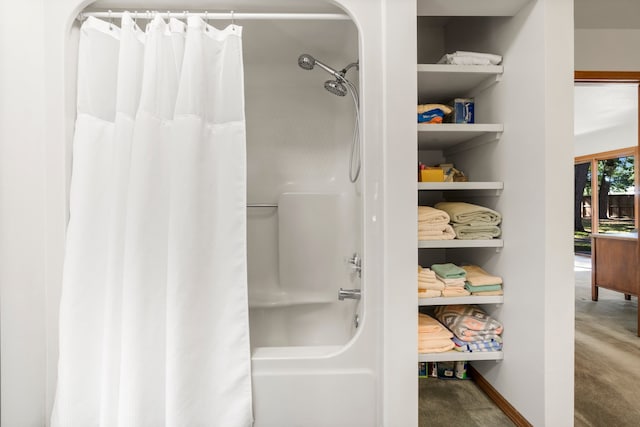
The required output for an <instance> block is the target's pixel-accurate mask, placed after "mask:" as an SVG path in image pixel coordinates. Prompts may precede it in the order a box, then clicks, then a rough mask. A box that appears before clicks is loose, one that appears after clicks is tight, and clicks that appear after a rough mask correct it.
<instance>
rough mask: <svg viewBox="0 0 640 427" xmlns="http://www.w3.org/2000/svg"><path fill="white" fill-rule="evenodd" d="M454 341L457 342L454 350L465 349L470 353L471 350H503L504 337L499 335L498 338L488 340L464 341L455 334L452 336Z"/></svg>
mask: <svg viewBox="0 0 640 427" xmlns="http://www.w3.org/2000/svg"><path fill="white" fill-rule="evenodd" d="M451 340H452V341H453V343H454V344H455V347H454V350H457V351H465V352H468V353H471V352H480V351H499V350H502V338H501V337H498V338H496V339H492V340H487V341H471V342H467V341H462V340H460V339H458V338H456V337H455V336H454V337H453V338H451Z"/></svg>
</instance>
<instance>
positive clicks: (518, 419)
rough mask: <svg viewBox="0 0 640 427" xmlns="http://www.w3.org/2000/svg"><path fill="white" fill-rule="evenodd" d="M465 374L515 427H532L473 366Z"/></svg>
mask: <svg viewBox="0 0 640 427" xmlns="http://www.w3.org/2000/svg"><path fill="white" fill-rule="evenodd" d="M467 372H468V373H469V376H470V377H471V378H472V379H473V381H475V383H476V384H477V385H478V388H479V389H480V390H482V391H483V392H484V393H485V394H486V395H487V396H489V399H491V400H493V402H494V403H495V404H496V405H497V406H498V408H500V410H501V411H502V412H504V414H505V415H506V416H507V417H509V419H510V420H511V421H513V423H514V424H515V425H516V426H517V427H533V424H531V423H530V422H529V421H527V419H526V418H525V417H524V416H522V414H521V413H520V412H518V410H517V409H516V408H514V407H513V406H512V405H511V404H510V403H509V402H508V401H507V399H505V398H504V397H503V396H502V395H501V394H500V393H498V390H496V389H495V388H493V386H492V385H491V384H490V383H489V381H487V380H486V379H485V378H484V377H483V376H482V375H480V372H478V371H476V369H475V368H474V367H473V366H471V365H469V366H468V368H467Z"/></svg>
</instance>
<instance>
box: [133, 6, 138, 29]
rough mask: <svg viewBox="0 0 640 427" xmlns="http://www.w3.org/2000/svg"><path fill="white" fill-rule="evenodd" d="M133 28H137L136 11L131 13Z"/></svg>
mask: <svg viewBox="0 0 640 427" xmlns="http://www.w3.org/2000/svg"><path fill="white" fill-rule="evenodd" d="M133 26H134V29H135V28H136V27H137V26H138V11H137V10H136V11H135V12H134V13H133Z"/></svg>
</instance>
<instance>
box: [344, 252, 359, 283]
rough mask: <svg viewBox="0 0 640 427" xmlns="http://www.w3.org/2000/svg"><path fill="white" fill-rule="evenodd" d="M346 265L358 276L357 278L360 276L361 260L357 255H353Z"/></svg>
mask: <svg viewBox="0 0 640 427" xmlns="http://www.w3.org/2000/svg"><path fill="white" fill-rule="evenodd" d="M347 263H348V264H349V265H350V266H351V268H352V269H353V270H354V271H355V272H356V273H357V274H358V277H361V276H362V258H360V255H358V253H354V254H353V255H352V256H351V258H349V259H348V260H347Z"/></svg>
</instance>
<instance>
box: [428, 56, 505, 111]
mask: <svg viewBox="0 0 640 427" xmlns="http://www.w3.org/2000/svg"><path fill="white" fill-rule="evenodd" d="M503 71H504V67H503V66H502V65H451V64H418V100H419V101H420V102H421V103H425V104H427V103H435V102H440V103H443V102H447V101H449V100H451V99H453V98H462V97H473V96H474V95H475V94H476V93H477V92H479V91H481V90H483V89H485V88H487V87H489V86H490V85H492V84H494V83H496V82H497V81H499V80H500V79H501V78H502V73H503Z"/></svg>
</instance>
